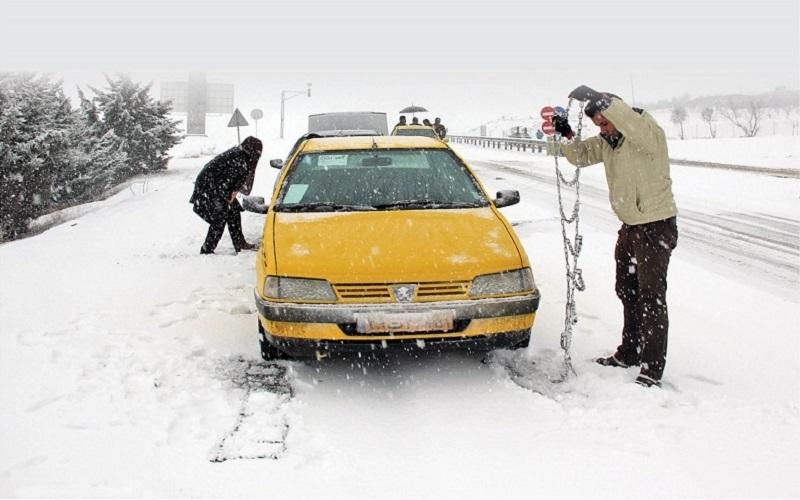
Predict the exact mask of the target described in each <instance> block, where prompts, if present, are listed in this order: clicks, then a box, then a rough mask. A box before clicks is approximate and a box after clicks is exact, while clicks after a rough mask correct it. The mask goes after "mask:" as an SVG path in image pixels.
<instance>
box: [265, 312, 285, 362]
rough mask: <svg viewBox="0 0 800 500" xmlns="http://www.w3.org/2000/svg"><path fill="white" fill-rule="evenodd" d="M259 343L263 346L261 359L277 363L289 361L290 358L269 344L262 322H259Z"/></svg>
mask: <svg viewBox="0 0 800 500" xmlns="http://www.w3.org/2000/svg"><path fill="white" fill-rule="evenodd" d="M258 343H259V344H261V358H262V359H263V360H264V361H275V360H276V359H289V356H288V355H287V354H286V353H285V352H283V351H281V350H280V349H278V348H277V347H275V346H274V345H272V344H270V343H269V340H267V335H266V332H265V331H264V327H263V326H261V321H260V320H259V321H258Z"/></svg>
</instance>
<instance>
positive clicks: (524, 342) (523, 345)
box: [510, 330, 531, 351]
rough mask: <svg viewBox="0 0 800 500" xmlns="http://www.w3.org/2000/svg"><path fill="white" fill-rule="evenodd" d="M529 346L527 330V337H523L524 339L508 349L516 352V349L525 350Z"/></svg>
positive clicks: (529, 333) (529, 339)
mask: <svg viewBox="0 0 800 500" xmlns="http://www.w3.org/2000/svg"><path fill="white" fill-rule="evenodd" d="M529 345H531V331H530V330H528V332H527V335H525V338H524V339H522V340H520V341H519V342H517V343H516V344H514V345H512V346H511V347H510V349H511V350H512V351H516V350H517V349H525V348H526V347H528V346H529Z"/></svg>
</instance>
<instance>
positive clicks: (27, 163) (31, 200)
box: [0, 73, 74, 239]
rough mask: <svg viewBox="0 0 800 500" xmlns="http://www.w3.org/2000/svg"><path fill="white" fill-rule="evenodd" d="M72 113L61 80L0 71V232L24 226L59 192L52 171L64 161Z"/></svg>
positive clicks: (3, 235) (66, 161)
mask: <svg viewBox="0 0 800 500" xmlns="http://www.w3.org/2000/svg"><path fill="white" fill-rule="evenodd" d="M73 119H74V115H73V113H72V110H71V108H70V104H69V100H68V99H67V98H66V96H64V93H63V91H62V89H61V82H52V81H50V79H49V77H47V76H39V77H37V76H35V75H34V74H30V73H26V74H2V75H0V137H1V138H2V140H0V199H2V205H3V208H2V211H0V233H1V234H0V238H2V239H6V238H9V237H15V236H16V235H17V234H19V233H21V232H24V231H25V230H26V228H27V225H28V222H29V221H30V220H31V219H32V218H34V217H37V216H39V215H41V214H43V213H46V212H47V211H48V210H49V209H50V207H52V206H53V205H54V204H55V203H56V202H57V201H58V199H59V198H60V196H61V192H60V190H61V187H62V186H60V185H59V184H58V182H57V179H58V176H59V175H58V171H59V169H60V168H63V167H64V166H65V165H68V164H69V161H70V149H71V143H70V141H71V127H72V124H73Z"/></svg>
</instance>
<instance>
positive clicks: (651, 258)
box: [614, 217, 678, 380]
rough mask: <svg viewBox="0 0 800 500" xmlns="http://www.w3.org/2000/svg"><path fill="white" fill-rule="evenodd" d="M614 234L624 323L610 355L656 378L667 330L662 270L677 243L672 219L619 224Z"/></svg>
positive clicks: (663, 356) (664, 271) (664, 356)
mask: <svg viewBox="0 0 800 500" xmlns="http://www.w3.org/2000/svg"><path fill="white" fill-rule="evenodd" d="M618 235H619V236H618V238H617V246H616V249H615V252H614V258H615V260H616V262H617V282H616V291H617V296H618V297H619V298H620V300H621V301H622V306H623V309H624V315H625V324H624V326H623V328H622V344H621V345H620V346H619V347H618V348H617V352H616V354H615V356H616V358H617V359H618V360H619V361H622V362H623V363H625V364H627V365H629V366H630V365H638V364H641V366H642V373H643V374H644V375H647V376H649V377H651V378H653V379H655V380H661V376H662V375H663V373H664V366H665V364H666V360H667V333H668V331H669V316H668V314H667V268H668V267H669V258H670V255H671V254H672V250H674V249H675V246H676V245H677V243H678V225H677V221H676V218H675V217H671V218H669V219H665V220H661V221H656V222H649V223H647V224H639V225H635V226H629V225H627V224H623V225H622V227H621V228H620V230H619V233H618Z"/></svg>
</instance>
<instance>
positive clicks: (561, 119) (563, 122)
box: [553, 114, 575, 139]
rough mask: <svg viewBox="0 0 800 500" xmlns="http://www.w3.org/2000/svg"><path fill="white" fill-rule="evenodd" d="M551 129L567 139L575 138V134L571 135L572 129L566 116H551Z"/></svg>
mask: <svg viewBox="0 0 800 500" xmlns="http://www.w3.org/2000/svg"><path fill="white" fill-rule="evenodd" d="M553 128H554V129H556V132H558V133H559V134H561V135H562V136H563V137H566V138H567V139H572V138H573V137H574V136H575V134H573V133H572V127H570V126H569V121H568V120H567V117H566V116H561V115H558V114H557V115H555V116H553Z"/></svg>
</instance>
